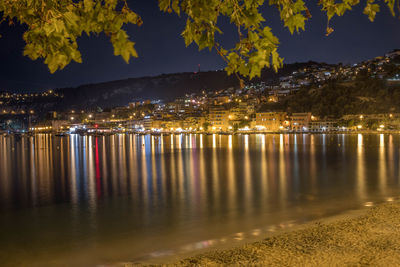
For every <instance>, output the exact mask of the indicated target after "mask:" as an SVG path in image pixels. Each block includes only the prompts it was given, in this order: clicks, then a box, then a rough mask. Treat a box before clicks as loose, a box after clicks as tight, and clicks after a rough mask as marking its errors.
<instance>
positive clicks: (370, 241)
mask: <svg viewBox="0 0 400 267" xmlns="http://www.w3.org/2000/svg"><path fill="white" fill-rule="evenodd" d="M264 238H265V237H264ZM153 263H155V264H152V263H149V264H150V265H153V266H226V265H229V266H232V265H234V266H238V265H241V266H386V267H388V266H400V201H398V200H396V201H393V202H387V203H383V204H379V205H377V206H375V207H370V208H367V209H363V210H360V211H356V212H349V213H346V214H342V215H339V216H334V217H330V218H326V219H322V220H318V221H315V222H311V223H307V224H304V225H302V226H299V227H295V228H293V230H286V231H283V232H280V233H276V234H275V235H273V236H269V237H267V238H265V239H263V240H261V241H257V242H253V243H248V244H245V245H242V246H239V247H235V248H228V249H227V248H224V249H215V250H211V251H206V252H204V253H203V254H199V255H194V256H190V257H188V258H184V259H180V260H176V261H175V262H170V260H168V261H167V260H166V261H165V262H164V263H161V264H159V262H157V263H156V262H153ZM137 265H143V264H140V263H139V264H132V263H131V264H124V266H137Z"/></svg>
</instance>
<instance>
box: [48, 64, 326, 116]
mask: <svg viewBox="0 0 400 267" xmlns="http://www.w3.org/2000/svg"><path fill="white" fill-rule="evenodd" d="M310 64H320V63H315V62H307V63H295V64H288V65H285V66H284V67H283V68H282V69H281V70H279V72H278V73H275V72H274V71H272V70H270V69H267V70H264V72H263V73H262V76H261V78H258V79H255V80H254V82H259V81H264V82H271V81H274V80H276V79H278V78H279V77H280V76H283V75H287V74H289V73H291V72H293V71H295V70H297V69H299V68H301V67H304V66H307V65H310ZM320 65H324V64H320ZM252 82H253V81H252ZM238 86H239V81H238V79H237V78H236V76H234V75H231V76H228V75H227V74H226V72H225V71H209V72H200V73H176V74H164V75H160V76H155V77H142V78H132V79H126V80H119V81H111V82H106V83H99V84H88V85H82V86H79V87H76V88H62V89H57V90H56V92H57V93H59V94H62V95H64V98H63V99H61V100H60V101H59V102H58V103H57V109H66V108H79V109H88V108H95V107H103V108H104V107H113V106H123V105H127V104H128V103H129V102H131V101H137V100H144V99H161V100H173V99H175V98H179V97H182V96H184V95H185V94H191V93H199V92H201V91H203V90H205V91H215V90H224V89H228V88H230V87H234V88H237V87H238Z"/></svg>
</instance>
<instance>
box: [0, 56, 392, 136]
mask: <svg viewBox="0 0 400 267" xmlns="http://www.w3.org/2000/svg"><path fill="white" fill-rule="evenodd" d="M62 98H63V95H62V94H59V93H57V92H56V91H54V90H48V91H46V92H43V93H40V94H39V93H35V94H16V93H9V92H3V93H1V92H0V130H2V131H3V132H33V133H40V132H55V133H58V134H67V133H74V132H75V133H81V134H99V135H102V134H111V133H115V132H134V133H152V134H161V133H186V132H187V133H196V132H199V133H240V132H242V133H267V132H273V133H277V132H332V131H368V130H373V131H396V130H400V50H394V51H392V52H390V53H387V54H385V55H384V56H381V57H376V58H374V59H371V60H368V61H364V62H361V63H359V64H352V65H343V64H336V65H328V64H323V65H321V64H311V65H308V66H307V67H305V68H300V69H297V70H296V71H293V72H292V73H290V74H289V75H282V76H280V77H279V79H275V80H273V81H268V82H257V83H254V82H253V83H252V82H248V83H247V84H246V85H245V86H244V88H235V87H231V88H228V89H224V90H216V91H206V90H205V91H203V92H201V93H199V94H195V93H193V94H186V95H183V96H182V97H180V98H178V99H175V100H173V101H163V100H159V99H148V100H141V101H132V102H130V103H129V104H128V105H126V106H119V107H112V108H104V109H102V108H98V109H96V110H93V109H91V110H76V109H70V110H66V111H50V112H46V113H45V114H43V112H41V111H38V110H35V109H34V108H32V107H31V106H29V104H27V103H36V106H37V103H41V102H43V106H45V105H46V103H47V101H48V100H49V99H55V100H57V99H62Z"/></svg>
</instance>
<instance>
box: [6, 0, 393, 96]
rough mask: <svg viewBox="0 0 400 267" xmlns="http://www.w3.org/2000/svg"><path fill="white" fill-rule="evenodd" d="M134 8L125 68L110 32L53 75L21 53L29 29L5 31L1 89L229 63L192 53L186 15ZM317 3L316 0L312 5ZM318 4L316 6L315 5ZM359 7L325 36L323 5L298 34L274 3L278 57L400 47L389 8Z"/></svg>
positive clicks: (268, 12) (336, 58) (334, 58)
mask: <svg viewBox="0 0 400 267" xmlns="http://www.w3.org/2000/svg"><path fill="white" fill-rule="evenodd" d="M128 2H129V3H130V5H129V6H130V7H131V8H132V9H133V10H134V11H135V12H137V13H138V14H139V15H141V17H142V19H143V21H144V24H143V25H142V26H141V27H140V28H139V27H137V26H134V25H130V26H128V27H126V29H127V30H128V33H129V35H130V36H131V40H133V41H135V42H136V49H137V51H138V53H139V58H138V59H133V60H131V63H130V64H129V65H128V64H126V63H125V62H124V61H123V60H122V58H121V57H115V56H114V55H113V50H112V46H111V43H110V42H109V40H108V38H107V37H105V36H104V35H99V36H91V37H87V36H86V35H84V36H83V37H82V38H81V39H80V40H79V45H80V50H81V52H82V58H83V63H82V64H78V63H72V64H70V65H69V66H67V67H66V68H65V69H64V70H62V71H58V72H56V73H55V74H50V73H49V71H48V69H47V66H46V65H44V64H43V62H42V61H41V60H37V61H31V60H30V59H29V58H27V57H24V56H23V55H22V52H23V47H24V41H23V40H22V32H23V29H24V28H23V27H22V26H12V27H9V26H7V24H6V23H3V24H2V25H1V26H0V33H1V35H2V36H3V37H2V38H0V91H2V90H11V91H18V92H24V91H41V90H45V89H49V88H60V87H70V86H78V85H81V84H87V83H97V82H104V81H111V80H118V79H126V78H132V77H141V76H154V75H158V74H162V73H175V72H190V71H196V70H197V65H198V64H201V69H202V70H217V69H222V68H223V67H224V62H223V61H222V59H220V57H219V56H218V55H216V54H215V52H214V51H212V52H209V51H208V50H204V51H201V52H199V51H198V49H197V47H196V46H195V45H191V46H190V47H188V48H186V47H185V44H184V41H183V39H182V37H181V36H180V33H181V32H182V30H183V28H184V23H185V18H179V17H178V16H176V15H174V14H165V13H162V12H160V11H159V9H158V5H157V1H156V0H141V1H139V0H131V1H128ZM308 2H311V1H308ZM312 2H313V3H316V2H317V1H312ZM362 8H363V6H362V5H360V6H359V7H357V8H356V9H354V10H353V11H351V12H348V13H347V14H346V15H345V16H343V17H340V18H337V17H335V18H334V19H333V20H332V22H331V26H333V28H334V29H335V31H334V32H333V33H332V34H331V35H330V36H329V37H326V36H325V29H326V15H325V13H322V12H321V11H320V10H319V7H318V6H317V5H316V4H315V5H310V4H309V9H310V11H311V14H312V16H313V17H312V18H311V19H310V20H309V21H308V22H307V23H306V31H305V32H301V33H300V34H294V35H291V34H290V33H289V31H288V29H287V28H284V27H283V23H282V22H281V21H280V19H279V13H278V11H277V10H276V9H274V8H272V7H269V6H268V5H267V4H266V5H265V6H264V7H263V9H262V12H263V14H264V17H265V18H266V20H267V21H266V25H268V26H270V27H272V30H273V33H274V34H275V35H276V36H278V38H279V39H280V42H281V45H280V47H279V52H280V55H281V56H282V57H284V58H285V61H284V62H285V63H293V62H304V61H309V60H314V61H319V62H327V63H338V62H343V63H355V62H359V61H362V60H365V59H369V58H372V57H376V56H380V55H383V54H384V53H385V52H388V51H391V50H393V49H395V48H400V20H399V19H396V18H394V17H392V16H391V15H390V12H389V10H388V8H387V7H386V6H382V8H381V12H380V13H378V14H377V17H376V19H375V22H373V23H371V22H370V21H369V20H368V18H367V16H366V15H363V14H362ZM221 22H222V25H223V26H222V29H223V30H224V35H223V36H220V37H218V38H219V40H220V41H221V42H222V43H223V44H225V45H228V46H229V45H231V44H233V42H234V41H235V39H236V38H237V36H236V34H235V31H234V29H233V27H232V26H230V25H229V23H228V21H227V20H225V21H224V20H222V21H221Z"/></svg>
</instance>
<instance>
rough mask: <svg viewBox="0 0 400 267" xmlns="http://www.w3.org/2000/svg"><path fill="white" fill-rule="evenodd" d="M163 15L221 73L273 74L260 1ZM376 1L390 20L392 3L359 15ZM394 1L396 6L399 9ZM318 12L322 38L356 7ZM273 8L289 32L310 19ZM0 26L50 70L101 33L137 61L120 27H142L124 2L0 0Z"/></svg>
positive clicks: (216, 2)
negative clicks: (227, 28) (231, 36)
mask: <svg viewBox="0 0 400 267" xmlns="http://www.w3.org/2000/svg"><path fill="white" fill-rule="evenodd" d="M158 2H159V8H160V10H161V11H163V12H168V13H176V14H177V15H178V16H181V17H183V18H185V19H186V26H185V28H184V30H183V32H182V36H183V39H184V41H185V44H186V46H189V45H190V44H192V43H195V44H196V45H197V46H198V47H199V49H200V50H202V49H205V48H208V49H210V50H213V49H215V50H216V51H217V53H218V54H219V55H220V56H221V57H222V58H223V59H224V60H225V61H226V64H227V66H226V71H227V72H228V73H229V74H232V73H236V74H239V75H241V76H245V77H249V78H250V79H251V78H253V77H255V76H260V74H261V70H262V69H263V68H264V67H272V68H274V69H275V70H278V68H280V67H281V66H282V64H283V59H282V58H281V57H280V56H279V54H278V50H277V49H278V45H279V40H278V38H277V37H276V36H274V34H273V33H272V29H271V28H270V27H268V26H266V25H265V18H264V17H263V15H262V13H261V12H260V8H261V7H262V6H263V5H265V4H266V1H264V0H159V1H158ZM382 2H384V3H385V5H387V6H388V7H389V9H390V11H391V13H392V15H393V16H395V2H396V0H384V1H378V0H366V1H365V7H364V14H366V15H367V16H368V18H369V19H370V20H371V21H373V20H374V19H375V15H376V13H377V12H379V11H380V6H381V5H383V4H382ZM399 2H400V0H397V6H398V8H399V10H400V4H399ZM318 4H319V6H320V7H321V10H322V11H323V12H325V13H326V15H327V22H328V23H327V29H326V34H327V35H329V34H330V33H332V31H333V29H332V28H331V27H330V26H329V21H330V20H331V19H332V18H333V17H334V16H342V15H343V14H344V13H345V12H346V11H348V10H351V9H352V8H353V7H354V6H356V5H359V4H360V0H342V1H340V2H339V3H338V2H336V1H335V0H319V2H318ZM269 5H271V6H273V7H275V8H276V9H277V10H278V12H279V13H280V18H281V20H282V21H283V24H284V26H285V27H287V28H288V30H289V31H290V32H291V33H292V34H293V33H294V32H300V31H301V30H304V26H305V23H306V21H307V20H308V19H309V18H311V14H310V11H309V10H308V8H307V6H306V4H305V2H304V1H303V0H269ZM221 17H227V18H228V19H229V20H230V22H231V24H233V25H235V26H236V28H237V32H238V42H237V43H236V45H235V46H234V47H232V48H229V49H228V48H225V47H223V46H222V45H221V44H220V43H218V42H217V41H216V38H215V36H216V34H222V30H221V29H220V28H219V22H220V21H221ZM0 18H1V22H4V21H7V22H8V23H9V24H13V23H20V24H22V25H25V26H26V27H27V30H26V31H25V33H24V34H23V39H24V40H25V42H26V46H25V49H24V55H26V56H28V57H30V58H31V59H32V60H36V59H38V58H42V59H44V63H45V64H47V66H48V67H49V70H50V72H52V73H53V72H55V71H57V70H59V69H63V68H64V67H65V66H67V65H68V64H69V63H70V62H71V61H72V60H73V61H76V62H82V57H81V53H80V52H79V49H78V43H77V39H78V38H79V37H80V36H81V35H82V34H83V33H86V34H87V35H90V34H98V33H101V32H104V33H105V34H106V35H107V36H109V37H110V41H111V43H112V45H113V48H114V54H115V55H116V56H122V58H123V59H124V60H125V61H126V62H129V60H130V58H131V57H137V56H138V54H137V52H136V50H135V47H134V45H135V43H134V42H133V41H131V40H130V39H129V36H128V34H127V32H126V31H125V30H124V29H123V26H124V25H126V24H135V25H137V26H141V25H142V23H143V22H142V19H141V18H140V16H139V15H138V14H137V13H135V12H134V11H133V10H132V9H130V8H129V7H128V4H127V2H126V0H63V1H58V0H18V1H17V0H1V1H0Z"/></svg>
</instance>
